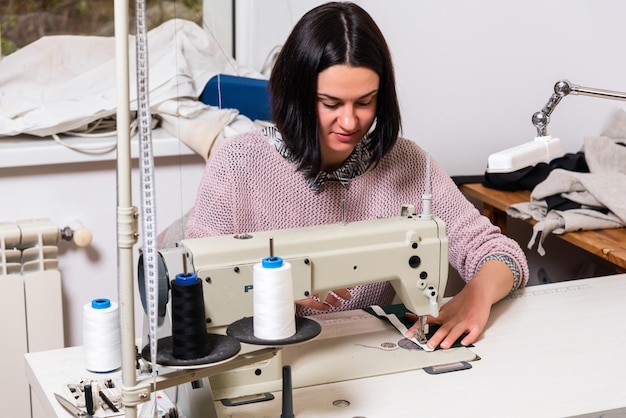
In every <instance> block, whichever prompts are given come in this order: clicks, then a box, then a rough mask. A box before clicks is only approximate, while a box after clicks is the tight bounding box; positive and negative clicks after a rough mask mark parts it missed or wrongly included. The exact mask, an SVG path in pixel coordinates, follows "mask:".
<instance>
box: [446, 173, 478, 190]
mask: <svg viewBox="0 0 626 418" xmlns="http://www.w3.org/2000/svg"><path fill="white" fill-rule="evenodd" d="M452 181H454V184H456V185H457V187H458V186H461V185H463V184H467V183H482V182H483V181H485V176H484V175H482V174H474V175H466V176H465V175H464V176H452Z"/></svg>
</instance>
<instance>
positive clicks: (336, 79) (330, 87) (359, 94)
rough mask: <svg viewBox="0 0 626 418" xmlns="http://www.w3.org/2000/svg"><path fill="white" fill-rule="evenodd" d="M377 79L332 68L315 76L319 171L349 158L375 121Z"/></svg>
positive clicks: (360, 70)
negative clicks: (319, 153) (320, 163)
mask: <svg viewBox="0 0 626 418" xmlns="http://www.w3.org/2000/svg"><path fill="white" fill-rule="evenodd" d="M379 81H380V79H379V77H378V74H376V72H374V71H373V70H371V69H369V68H366V67H349V66H347V65H334V66H332V67H329V68H327V69H325V70H324V71H322V72H321V73H319V74H318V76H317V118H318V130H319V141H320V149H321V155H322V167H321V169H322V171H329V170H334V169H336V168H338V167H340V166H341V164H342V163H343V162H344V161H345V160H346V159H347V158H348V156H350V153H352V150H354V147H355V146H356V144H358V143H359V141H360V140H361V139H362V138H363V136H365V134H366V133H367V131H368V130H369V128H370V126H372V123H373V122H374V118H375V117H376V100H377V98H378V85H379Z"/></svg>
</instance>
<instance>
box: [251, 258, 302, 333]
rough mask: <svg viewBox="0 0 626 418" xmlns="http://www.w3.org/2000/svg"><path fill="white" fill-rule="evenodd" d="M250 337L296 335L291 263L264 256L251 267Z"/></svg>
mask: <svg viewBox="0 0 626 418" xmlns="http://www.w3.org/2000/svg"><path fill="white" fill-rule="evenodd" d="M253 286H254V296H253V312H254V322H253V331H254V336H255V337H257V338H260V339H264V340H281V339H284V338H289V337H291V336H293V335H294V334H295V333H296V320H295V307H294V300H293V281H292V277H291V264H289V263H288V262H286V261H283V259H282V258H281V257H274V256H271V257H266V258H263V259H262V260H261V262H260V263H257V264H255V265H254V276H253Z"/></svg>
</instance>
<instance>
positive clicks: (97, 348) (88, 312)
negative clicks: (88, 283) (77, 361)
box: [83, 298, 122, 373]
mask: <svg viewBox="0 0 626 418" xmlns="http://www.w3.org/2000/svg"><path fill="white" fill-rule="evenodd" d="M83 345H84V357H85V367H86V368H87V370H89V371H92V372H96V373H107V372H111V371H113V370H116V369H119V368H120V366H121V365H122V354H121V345H120V329H119V309H118V306H117V303H115V302H111V301H110V300H109V299H106V298H99V299H94V300H92V301H91V302H89V303H86V304H85V305H84V306H83Z"/></svg>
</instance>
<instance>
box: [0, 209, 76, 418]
mask: <svg viewBox="0 0 626 418" xmlns="http://www.w3.org/2000/svg"><path fill="white" fill-rule="evenodd" d="M58 241H59V228H58V227H57V226H55V225H54V224H53V223H52V222H51V221H50V220H48V219H29V220H22V221H15V222H0V321H1V322H0V323H1V324H2V334H1V335H2V339H3V341H2V342H0V346H1V347H2V350H0V353H1V354H0V374H1V376H2V378H1V379H0V405H2V416H3V417H12V418H22V417H24V418H31V417H32V418H40V417H41V418H43V417H44V416H45V415H44V414H43V412H42V409H41V407H40V406H39V404H38V401H37V399H36V398H33V397H31V394H30V388H29V385H28V382H27V380H26V374H25V359H24V354H25V353H30V352H34V351H42V350H51V349H56V348H62V347H63V346H64V342H63V302H62V295H61V274H60V272H59V270H58V268H57V267H58V261H57V253H58V249H57V243H58Z"/></svg>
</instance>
